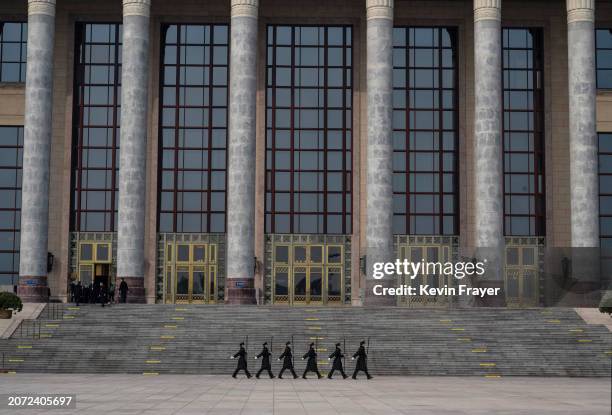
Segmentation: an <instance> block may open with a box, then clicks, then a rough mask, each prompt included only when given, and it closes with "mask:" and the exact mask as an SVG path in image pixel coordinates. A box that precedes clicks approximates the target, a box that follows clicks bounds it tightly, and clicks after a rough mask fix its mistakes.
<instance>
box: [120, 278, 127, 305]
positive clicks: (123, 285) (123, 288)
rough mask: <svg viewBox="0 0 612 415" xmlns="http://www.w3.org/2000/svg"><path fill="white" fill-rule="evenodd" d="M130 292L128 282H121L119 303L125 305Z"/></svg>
mask: <svg viewBox="0 0 612 415" xmlns="http://www.w3.org/2000/svg"><path fill="white" fill-rule="evenodd" d="M128 291H129V288H128V285H127V282H125V280H123V279H122V280H121V284H119V302H120V303H125V302H126V300H127V292H128Z"/></svg>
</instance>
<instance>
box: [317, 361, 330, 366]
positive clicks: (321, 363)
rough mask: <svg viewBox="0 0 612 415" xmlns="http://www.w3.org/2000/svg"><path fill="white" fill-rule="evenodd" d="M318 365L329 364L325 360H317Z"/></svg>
mask: <svg viewBox="0 0 612 415" xmlns="http://www.w3.org/2000/svg"><path fill="white" fill-rule="evenodd" d="M318 363H319V364H320V365H328V364H329V362H328V361H327V360H319V362H318Z"/></svg>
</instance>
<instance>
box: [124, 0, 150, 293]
mask: <svg viewBox="0 0 612 415" xmlns="http://www.w3.org/2000/svg"><path fill="white" fill-rule="evenodd" d="M150 8H151V1H150V0H123V54H122V56H123V66H122V71H121V141H120V149H121V150H120V152H119V153H120V163H119V221H118V226H117V229H118V232H117V277H118V278H120V279H121V278H124V279H125V281H126V282H127V284H128V287H129V292H128V297H127V298H128V302H136V303H144V302H145V296H144V239H145V183H146V166H145V164H146V163H145V161H146V139H147V107H148V87H149V84H148V74H149V13H150Z"/></svg>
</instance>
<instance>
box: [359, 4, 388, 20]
mask: <svg viewBox="0 0 612 415" xmlns="http://www.w3.org/2000/svg"><path fill="white" fill-rule="evenodd" d="M366 16H367V19H368V20H370V19H388V20H393V0H366Z"/></svg>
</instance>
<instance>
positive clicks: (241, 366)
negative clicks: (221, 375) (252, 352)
mask: <svg viewBox="0 0 612 415" xmlns="http://www.w3.org/2000/svg"><path fill="white" fill-rule="evenodd" d="M246 354H247V352H246V350H244V343H240V350H238V353H236V354H235V355H233V356H232V357H231V358H232V359H235V358H238V366H236V370H234V374H233V375H232V377H233V378H234V379H235V378H236V375H237V374H238V372H239V371H241V370H244V373H246V375H247V378H249V379H250V378H251V374H250V373H249V370H248V369H247V360H246Z"/></svg>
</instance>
